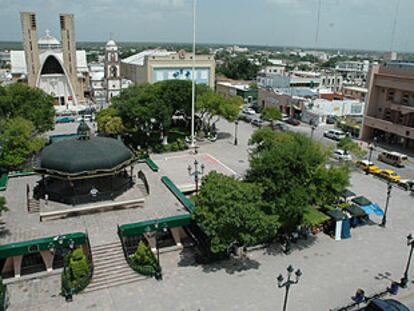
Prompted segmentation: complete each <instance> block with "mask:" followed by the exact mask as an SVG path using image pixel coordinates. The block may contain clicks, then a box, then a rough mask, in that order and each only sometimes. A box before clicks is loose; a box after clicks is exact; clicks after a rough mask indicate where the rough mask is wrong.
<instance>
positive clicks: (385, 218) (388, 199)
mask: <svg viewBox="0 0 414 311" xmlns="http://www.w3.org/2000/svg"><path fill="white" fill-rule="evenodd" d="M391 190H392V184H391V182H388V184H387V200H386V202H385V211H384V216H383V217H382V221H381V226H382V227H384V228H385V225H386V224H387V211H388V206H389V203H390V198H391Z"/></svg>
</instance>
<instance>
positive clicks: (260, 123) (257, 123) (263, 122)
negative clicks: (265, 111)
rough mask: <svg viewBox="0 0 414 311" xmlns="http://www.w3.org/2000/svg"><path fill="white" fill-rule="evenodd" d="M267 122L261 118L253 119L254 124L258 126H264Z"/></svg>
mask: <svg viewBox="0 0 414 311" xmlns="http://www.w3.org/2000/svg"><path fill="white" fill-rule="evenodd" d="M264 124H265V121H263V120H261V119H254V120H253V121H252V125H254V126H257V127H263V126H264Z"/></svg>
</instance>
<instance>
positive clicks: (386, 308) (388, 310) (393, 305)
mask: <svg viewBox="0 0 414 311" xmlns="http://www.w3.org/2000/svg"><path fill="white" fill-rule="evenodd" d="M356 311H410V309H409V308H408V307H407V306H405V305H403V304H402V303H401V302H399V301H397V300H395V299H379V298H377V299H373V300H371V301H370V302H369V303H368V304H367V305H366V306H365V307H362V308H360V309H357V310H356Z"/></svg>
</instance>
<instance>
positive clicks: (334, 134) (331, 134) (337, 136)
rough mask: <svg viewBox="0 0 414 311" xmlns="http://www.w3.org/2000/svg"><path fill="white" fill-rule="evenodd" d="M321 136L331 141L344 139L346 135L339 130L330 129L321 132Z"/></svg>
mask: <svg viewBox="0 0 414 311" xmlns="http://www.w3.org/2000/svg"><path fill="white" fill-rule="evenodd" d="M323 136H324V137H327V138H330V139H333V140H341V139H343V138H345V137H346V134H345V133H344V132H343V131H341V130H336V129H331V130H327V131H325V132H323Z"/></svg>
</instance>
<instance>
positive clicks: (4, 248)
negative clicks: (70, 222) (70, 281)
mask: <svg viewBox="0 0 414 311" xmlns="http://www.w3.org/2000/svg"><path fill="white" fill-rule="evenodd" d="M61 236H62V237H64V238H63V244H62V247H68V246H69V244H70V242H71V240H72V241H73V242H74V243H75V245H82V244H84V243H85V241H86V234H85V233H83V232H76V233H68V234H61ZM54 239H55V237H54V236H53V237H46V238H42V239H36V240H28V241H23V242H17V243H10V244H3V245H0V259H4V258H8V257H12V256H23V255H27V254H32V253H39V252H40V251H45V250H49V247H50V243H51V242H54Z"/></svg>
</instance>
